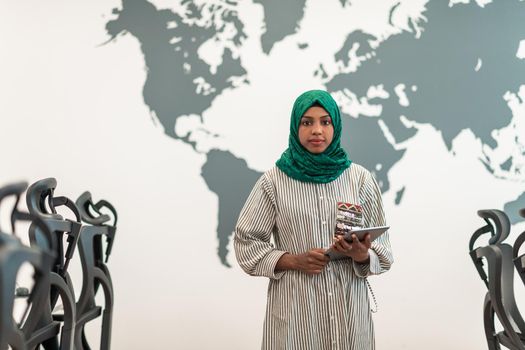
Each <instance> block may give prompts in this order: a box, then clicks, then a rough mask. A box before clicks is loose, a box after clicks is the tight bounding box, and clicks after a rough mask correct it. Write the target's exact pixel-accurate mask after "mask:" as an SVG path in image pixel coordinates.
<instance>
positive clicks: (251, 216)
mask: <svg viewBox="0 0 525 350" xmlns="http://www.w3.org/2000/svg"><path fill="white" fill-rule="evenodd" d="M337 202H346V203H353V204H359V205H361V207H362V213H363V225H364V226H365V227H370V226H382V225H384V224H385V216H384V212H383V205H382V201H381V192H380V190H379V186H378V185H377V183H376V181H375V179H374V177H373V176H372V175H371V173H370V172H369V171H367V170H366V169H365V168H363V167H362V166H360V165H357V164H354V163H353V164H351V166H350V167H349V168H348V169H346V170H345V171H344V172H343V173H342V174H341V175H340V176H339V177H338V178H337V179H336V180H334V181H332V182H330V183H326V184H315V183H307V182H301V181H297V180H294V179H292V178H290V177H288V176H287V175H286V174H285V173H284V172H282V171H281V170H280V169H279V168H277V167H274V168H272V169H271V170H269V171H267V172H266V173H264V174H263V175H262V176H261V177H260V178H259V180H258V181H257V183H256V184H255V186H254V188H253V190H252V192H251V193H250V195H249V197H248V199H247V200H246V203H245V205H244V207H243V209H242V211H241V213H240V216H239V220H238V222H237V225H236V228H235V241H234V246H235V253H236V257H237V261H238V262H239V265H240V266H241V267H242V269H243V270H244V271H246V273H248V274H250V275H253V276H265V277H269V279H270V282H269V286H268V301H267V307H266V319H265V322H264V332H263V333H264V335H263V341H262V348H263V349H272V350H276V349H300V350H303V349H354V350H365V349H366V350H370V349H374V329H373V324H372V316H371V313H370V303H369V299H368V293H367V286H366V280H365V277H367V276H370V275H376V274H380V273H382V272H385V271H387V270H388V269H389V268H390V265H391V264H392V262H393V258H392V252H391V249H390V242H389V240H388V233H385V234H383V235H382V236H380V237H379V238H378V239H376V240H375V241H374V242H372V248H371V250H370V251H369V252H370V262H369V263H367V264H361V263H357V262H354V261H352V260H351V259H349V258H348V259H342V260H335V261H330V262H329V263H328V265H327V266H326V267H325V269H324V270H323V272H321V274H319V275H308V274H305V273H303V272H300V271H295V270H288V271H281V272H275V265H276V263H277V261H278V260H279V258H280V257H281V256H282V255H283V254H284V253H286V252H289V253H291V254H301V253H304V252H306V251H308V250H310V249H314V248H327V247H329V246H330V245H331V244H332V238H333V236H334V228H335V224H336V217H337ZM272 236H273V240H274V242H275V244H272V242H271V239H272Z"/></svg>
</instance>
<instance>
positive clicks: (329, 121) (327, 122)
mask: <svg viewBox="0 0 525 350" xmlns="http://www.w3.org/2000/svg"><path fill="white" fill-rule="evenodd" d="M330 124H332V121H331V120H323V125H330Z"/></svg>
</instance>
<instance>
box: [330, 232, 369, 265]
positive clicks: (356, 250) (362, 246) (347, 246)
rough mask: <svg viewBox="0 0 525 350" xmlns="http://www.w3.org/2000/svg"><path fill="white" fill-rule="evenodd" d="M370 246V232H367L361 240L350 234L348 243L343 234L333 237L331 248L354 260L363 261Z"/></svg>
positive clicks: (366, 259)
mask: <svg viewBox="0 0 525 350" xmlns="http://www.w3.org/2000/svg"><path fill="white" fill-rule="evenodd" d="M371 246H372V243H371V241H370V234H367V235H366V236H365V237H364V239H363V240H362V241H360V240H359V239H358V238H357V236H356V235H355V234H354V235H352V243H348V242H347V241H346V240H345V238H344V236H337V237H335V242H334V244H333V245H332V248H333V249H334V250H335V251H336V252H338V253H341V254H343V255H346V256H348V257H350V258H352V259H353V260H354V261H355V262H358V263H365V262H367V261H368V259H369V257H370V255H369V254H368V249H370V247H371Z"/></svg>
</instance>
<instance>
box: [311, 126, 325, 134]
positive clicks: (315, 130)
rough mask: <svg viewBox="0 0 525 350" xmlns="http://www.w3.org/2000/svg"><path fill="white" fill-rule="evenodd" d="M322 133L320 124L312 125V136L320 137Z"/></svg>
mask: <svg viewBox="0 0 525 350" xmlns="http://www.w3.org/2000/svg"><path fill="white" fill-rule="evenodd" d="M322 132H323V128H321V125H320V124H314V127H313V128H312V134H314V135H320V134H322Z"/></svg>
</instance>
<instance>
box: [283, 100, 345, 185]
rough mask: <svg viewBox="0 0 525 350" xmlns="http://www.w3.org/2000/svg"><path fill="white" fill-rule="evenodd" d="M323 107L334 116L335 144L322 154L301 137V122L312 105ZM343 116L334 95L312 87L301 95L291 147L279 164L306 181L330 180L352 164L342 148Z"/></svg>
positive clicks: (294, 115)
mask: <svg viewBox="0 0 525 350" xmlns="http://www.w3.org/2000/svg"><path fill="white" fill-rule="evenodd" d="M316 104H318V105H320V106H321V107H323V108H324V109H325V110H326V111H327V112H328V114H330V117H331V118H332V125H333V127H334V137H333V139H332V143H331V144H330V145H329V146H328V147H327V148H326V149H325V150H324V152H322V153H319V154H314V153H310V152H309V151H308V150H307V149H306V148H304V147H303V146H302V145H301V142H300V140H299V125H300V122H301V118H302V116H303V114H304V113H305V112H306V110H307V109H308V108H310V107H312V106H313V105H316ZM341 130H342V127H341V115H340V114H339V108H338V107H337V103H336V102H335V101H334V99H333V98H332V96H330V94H329V93H328V92H326V91H323V90H310V91H306V92H305V93H303V94H302V95H301V96H299V97H298V98H297V99H296V100H295V103H294V105H293V109H292V118H291V121H290V136H289V139H288V149H287V150H286V151H284V152H283V154H282V155H281V158H280V159H279V160H278V161H277V162H276V165H277V167H278V168H279V169H281V170H282V171H283V172H284V173H286V175H288V176H290V177H291V178H293V179H296V180H299V181H303V182H314V183H328V182H331V181H333V180H335V179H337V177H338V176H339V175H341V173H342V172H343V171H344V170H345V169H346V168H348V167H349V166H350V164H351V163H352V161H351V160H350V159H348V156H347V154H346V152H345V150H344V149H343V148H341Z"/></svg>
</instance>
